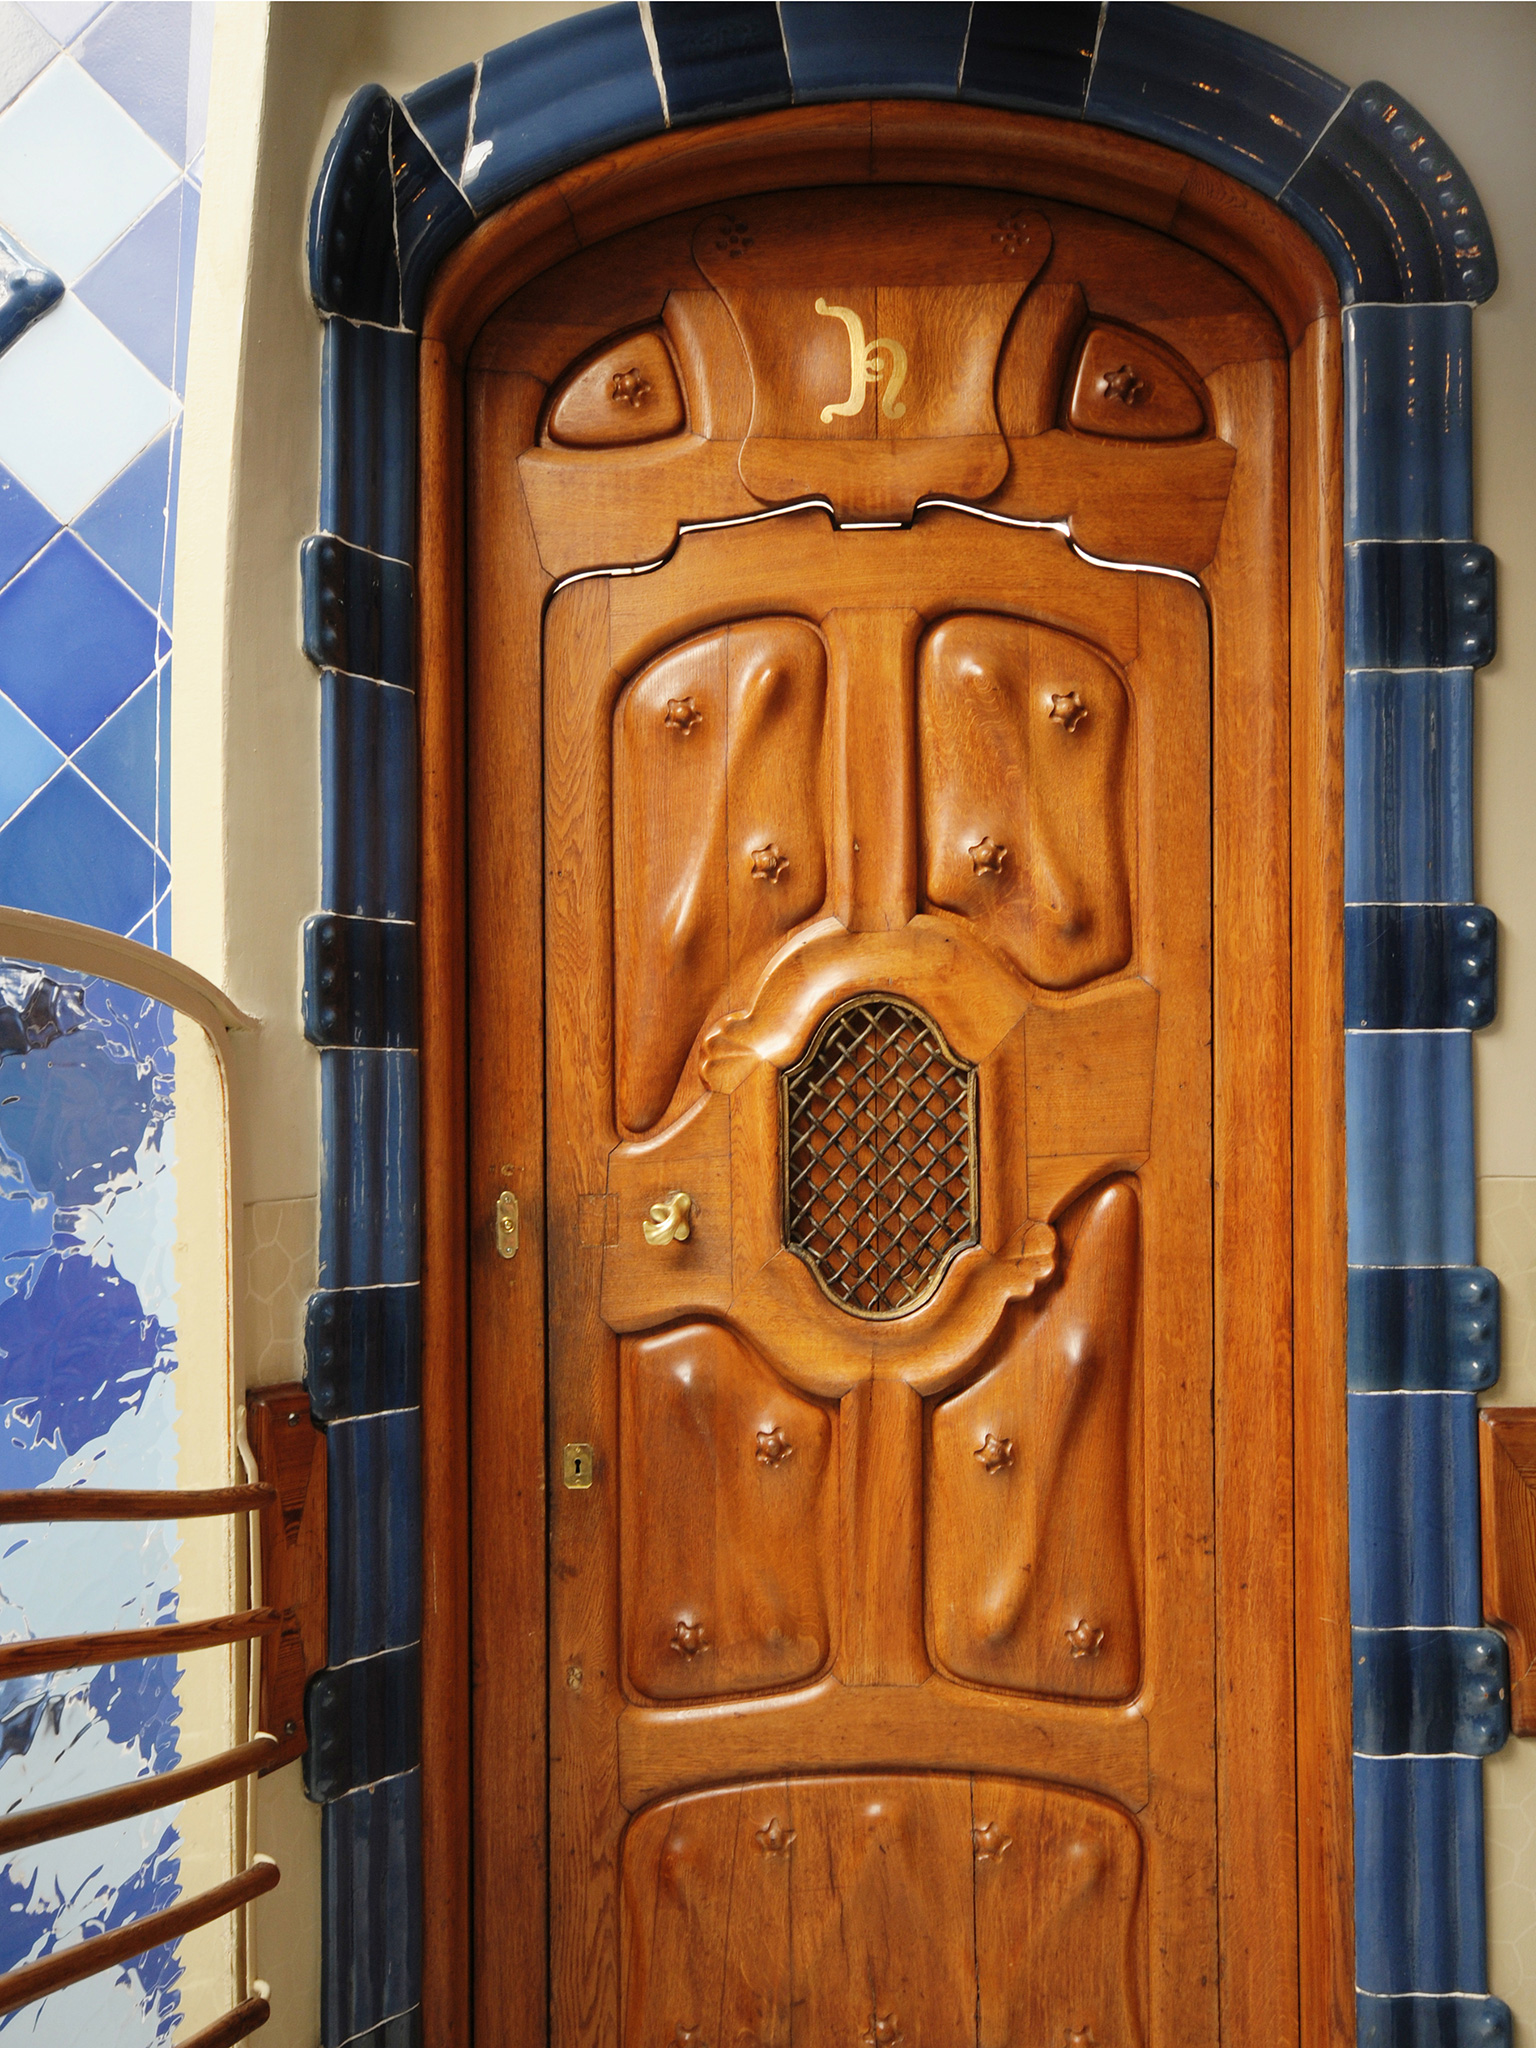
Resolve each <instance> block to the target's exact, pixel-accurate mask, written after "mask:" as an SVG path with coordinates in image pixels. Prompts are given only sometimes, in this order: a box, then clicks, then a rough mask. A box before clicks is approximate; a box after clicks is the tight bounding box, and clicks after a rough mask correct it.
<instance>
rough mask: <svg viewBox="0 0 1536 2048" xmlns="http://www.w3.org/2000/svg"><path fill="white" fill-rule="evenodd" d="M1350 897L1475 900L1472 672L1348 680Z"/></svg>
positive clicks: (1347, 890)
mask: <svg viewBox="0 0 1536 2048" xmlns="http://www.w3.org/2000/svg"><path fill="white" fill-rule="evenodd" d="M1344 772H1345V777H1346V788H1347V794H1346V797H1345V804H1344V895H1345V900H1346V901H1347V902H1350V903H1466V902H1469V901H1470V900H1471V896H1472V671H1471V670H1470V669H1450V670H1445V671H1442V672H1441V673H1439V674H1418V675H1415V674H1380V673H1374V674H1363V675H1346V676H1345V678H1344Z"/></svg>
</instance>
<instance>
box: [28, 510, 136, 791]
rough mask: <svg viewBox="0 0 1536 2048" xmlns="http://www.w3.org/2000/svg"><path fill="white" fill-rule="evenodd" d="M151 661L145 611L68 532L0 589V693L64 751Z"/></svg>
mask: <svg viewBox="0 0 1536 2048" xmlns="http://www.w3.org/2000/svg"><path fill="white" fill-rule="evenodd" d="M154 665H155V615H154V613H153V612H151V611H149V610H147V609H146V608H145V606H143V605H142V604H140V602H139V600H138V599H137V598H136V597H135V596H134V594H133V592H132V591H131V590H128V589H126V588H125V587H124V585H123V584H121V583H119V582H118V580H117V578H116V577H115V576H114V575H112V574H111V572H110V571H109V570H107V569H105V568H104V567H103V566H102V564H101V563H100V562H98V561H97V559H96V557H95V556H94V555H93V554H92V553H91V552H90V550H89V548H86V547H83V546H82V545H81V544H80V542H79V541H78V540H76V538H75V536H74V535H73V534H72V533H61V534H60V535H59V536H58V537H57V539H55V540H53V541H51V542H50V543H49V545H48V546H47V547H46V548H45V549H44V550H43V552H42V554H41V555H39V556H38V557H37V559H36V561H34V562H33V563H32V564H31V566H30V567H29V568H27V569H24V570H23V571H22V573H21V574H20V575H19V576H18V577H16V578H15V580H14V581H13V582H11V583H9V584H7V586H6V588H5V589H4V590H0V690H3V691H4V692H5V694H6V696H7V697H9V698H10V699H11V702H12V703H13V704H19V705H20V706H21V708H22V710H23V711H25V712H26V714H27V716H28V717H29V718H30V719H31V720H32V721H33V723H34V724H36V725H39V726H41V728H42V729H43V731H44V732H45V733H47V735H48V737H49V739H51V740H52V741H54V742H55V744H56V745H58V746H60V747H62V748H63V749H64V751H65V753H67V754H68V753H73V752H74V750H75V748H76V747H78V746H79V745H80V743H81V742H82V741H83V740H86V739H88V738H89V737H90V735H91V734H92V733H93V732H94V731H95V730H96V728H97V726H99V725H100V724H101V723H102V721H103V719H107V718H110V717H111V715H112V713H113V712H114V711H115V710H116V709H117V707H118V705H119V704H121V703H123V702H125V700H126V699H127V698H128V697H129V696H131V695H132V693H133V692H134V691H135V690H136V689H137V688H138V686H139V684H140V683H142V682H143V680H144V678H145V677H146V676H147V675H148V674H149V673H150V671H151V670H152V669H153V667H154Z"/></svg>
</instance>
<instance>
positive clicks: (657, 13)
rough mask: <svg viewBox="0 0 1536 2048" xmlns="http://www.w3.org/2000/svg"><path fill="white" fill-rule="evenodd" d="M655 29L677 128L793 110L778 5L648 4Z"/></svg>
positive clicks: (710, 0)
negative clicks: (767, 110)
mask: <svg viewBox="0 0 1536 2048" xmlns="http://www.w3.org/2000/svg"><path fill="white" fill-rule="evenodd" d="M651 27H652V30H653V31H654V33H655V37H656V51H657V55H658V56H659V58H660V60H661V75H662V77H663V78H664V79H665V81H666V86H667V112H668V114H669V115H670V116H671V120H672V124H673V126H674V127H676V126H678V125H679V124H680V123H682V122H684V121H702V120H707V119H709V118H711V117H713V118H715V119H719V118H720V117H721V116H724V115H729V116H730V117H731V118H732V119H733V120H734V119H736V118H737V117H738V116H739V115H741V114H749V113H753V114H755V113H760V112H762V111H763V110H764V109H765V108H767V107H784V106H788V104H789V97H790V91H789V65H788V62H787V61H786V58H785V55H784V35H783V31H782V30H781V29H780V27H779V10H778V8H777V7H776V6H774V4H773V0H651Z"/></svg>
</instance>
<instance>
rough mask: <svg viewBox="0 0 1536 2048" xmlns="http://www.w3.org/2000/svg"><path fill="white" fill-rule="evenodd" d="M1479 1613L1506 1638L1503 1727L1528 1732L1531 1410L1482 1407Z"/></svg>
mask: <svg viewBox="0 0 1536 2048" xmlns="http://www.w3.org/2000/svg"><path fill="white" fill-rule="evenodd" d="M1478 1425H1479V1426H1478V1432H1477V1444H1478V1461H1479V1465H1480V1468H1481V1477H1482V1515H1483V1613H1484V1614H1485V1615H1486V1616H1487V1618H1488V1620H1489V1621H1491V1622H1493V1623H1494V1624H1495V1625H1496V1626H1497V1627H1499V1628H1501V1629H1502V1630H1503V1631H1504V1635H1505V1638H1506V1640H1507V1641H1508V1643H1509V1706H1510V1715H1509V1718H1510V1726H1511V1728H1512V1729H1513V1731H1514V1733H1515V1734H1516V1735H1531V1734H1536V1409H1531V1408H1484V1409H1483V1410H1482V1411H1481V1413H1480V1414H1479V1416H1478Z"/></svg>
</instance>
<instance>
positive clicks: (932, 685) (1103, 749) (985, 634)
mask: <svg viewBox="0 0 1536 2048" xmlns="http://www.w3.org/2000/svg"><path fill="white" fill-rule="evenodd" d="M917 702H918V734H919V751H920V754H921V758H922V814H923V843H924V863H925V883H926V890H927V899H928V902H929V904H930V905H933V906H934V907H936V908H939V909H943V910H951V911H956V912H958V913H959V914H960V915H961V916H962V917H965V918H969V919H970V920H972V922H973V923H974V924H975V925H976V927H977V929H978V930H979V931H980V933H981V935H982V936H983V937H984V938H986V939H988V940H989V941H991V942H992V943H994V944H997V945H999V946H1001V947H1002V948H1003V949H1004V950H1005V951H1006V952H1007V953H1008V954H1009V955H1010V957H1011V958H1012V959H1013V960H1015V961H1016V962H1017V964H1018V965H1019V967H1020V968H1021V969H1022V970H1023V972H1024V973H1025V974H1027V975H1028V976H1029V978H1030V979H1031V980H1032V981H1034V982H1035V983H1037V984H1038V985H1039V986H1040V987H1042V988H1076V987H1078V986H1080V985H1081V984H1082V983H1083V982H1085V981H1092V980H1094V979H1095V978H1097V977H1098V976H1099V975H1103V974H1112V973H1114V972H1115V971H1116V970H1117V969H1119V968H1122V967H1124V966H1125V965H1126V964H1127V963H1128V961H1129V960H1130V957H1131V950H1132V918H1131V884H1130V873H1131V860H1130V849H1131V845H1132V834H1133V829H1134V823H1133V811H1132V796H1131V790H1132V785H1133V778H1132V773H1131V752H1132V748H1131V730H1130V728H1131V710H1130V700H1129V697H1128V695H1127V692H1126V688H1125V685H1124V683H1123V682H1122V681H1121V680H1120V677H1119V676H1118V675H1117V674H1116V672H1115V670H1114V669H1113V668H1112V667H1111V666H1110V664H1109V663H1108V662H1107V661H1106V660H1105V659H1104V657H1103V656H1102V655H1101V654H1098V653H1097V652H1096V651H1095V650H1094V649H1093V648H1091V647H1089V646H1088V645H1087V643H1086V642H1085V641H1082V640H1078V639H1074V638H1073V637H1072V636H1071V635H1070V634H1067V633H1060V632H1057V631H1055V630H1053V629H1052V628H1050V627H1048V626H1039V625H1032V624H1028V623H1026V622H1025V621H1023V620H1020V619H1008V618H1002V617H998V616H994V615H991V614H986V613H964V614H960V615H957V616H956V617H954V618H949V619H945V620H943V621H942V622H941V623H940V624H939V625H937V626H935V627H934V629H933V630H932V632H931V633H929V635H928V637H927V639H926V641H925V642H924V644H923V648H922V652H921V655H920V657H919V666H918V692H917Z"/></svg>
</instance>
